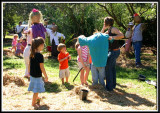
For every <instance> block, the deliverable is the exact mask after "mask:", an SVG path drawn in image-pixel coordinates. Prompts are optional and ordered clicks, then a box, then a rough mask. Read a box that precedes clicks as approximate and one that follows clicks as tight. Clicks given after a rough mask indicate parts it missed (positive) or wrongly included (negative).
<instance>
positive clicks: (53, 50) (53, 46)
mask: <svg viewBox="0 0 160 113" xmlns="http://www.w3.org/2000/svg"><path fill="white" fill-rule="evenodd" d="M51 49H52V51H51V56H52V57H53V56H55V41H54V39H53V40H52V46H51Z"/></svg>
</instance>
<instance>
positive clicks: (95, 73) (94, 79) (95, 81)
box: [91, 64, 98, 85]
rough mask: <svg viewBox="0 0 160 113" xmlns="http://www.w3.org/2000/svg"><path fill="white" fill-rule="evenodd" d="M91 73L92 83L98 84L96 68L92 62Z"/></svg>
mask: <svg viewBox="0 0 160 113" xmlns="http://www.w3.org/2000/svg"><path fill="white" fill-rule="evenodd" d="M91 73H92V80H93V83H92V85H97V84H98V70H97V68H96V67H95V66H94V65H93V64H91Z"/></svg>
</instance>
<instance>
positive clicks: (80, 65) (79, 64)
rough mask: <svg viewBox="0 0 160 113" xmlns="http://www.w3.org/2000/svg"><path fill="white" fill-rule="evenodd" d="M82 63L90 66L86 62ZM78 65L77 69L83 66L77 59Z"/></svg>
mask: <svg viewBox="0 0 160 113" xmlns="http://www.w3.org/2000/svg"><path fill="white" fill-rule="evenodd" d="M84 65H85V66H87V67H90V64H87V63H86V62H84ZM78 66H79V69H81V68H82V67H83V65H82V63H81V62H79V61H78Z"/></svg>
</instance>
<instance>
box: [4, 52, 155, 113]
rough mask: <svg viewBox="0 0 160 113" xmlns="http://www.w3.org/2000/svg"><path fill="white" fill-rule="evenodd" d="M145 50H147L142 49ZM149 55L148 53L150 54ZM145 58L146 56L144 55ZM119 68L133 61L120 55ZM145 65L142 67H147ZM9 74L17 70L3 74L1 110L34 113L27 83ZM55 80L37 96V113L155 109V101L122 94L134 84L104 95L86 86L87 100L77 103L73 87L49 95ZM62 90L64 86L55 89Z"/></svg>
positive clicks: (124, 85) (132, 63) (96, 87)
mask: <svg viewBox="0 0 160 113" xmlns="http://www.w3.org/2000/svg"><path fill="white" fill-rule="evenodd" d="M144 51H147V50H144ZM150 52H151V51H150ZM4 54H8V55H12V53H10V52H7V50H6V51H5V50H4ZM146 57H147V56H146ZM154 59H156V58H155V57H154ZM117 64H118V65H121V66H122V67H125V66H130V67H131V68H132V67H133V66H134V62H133V61H128V60H125V56H123V55H121V56H120V57H119V59H118V62H117ZM147 65H148V64H147V63H146V64H144V66H147ZM11 71H17V73H18V71H21V70H14V69H11V70H5V71H4V72H3V94H2V96H3V101H2V109H3V110H27V111H28V110H35V108H34V107H32V106H31V101H32V92H28V91H27V88H28V84H29V81H28V80H27V79H24V78H22V77H19V76H17V75H14V76H9V73H10V72H11ZM55 79H57V78H51V79H49V82H48V83H46V86H45V87H46V88H47V89H49V91H48V92H45V93H42V94H40V96H41V97H42V100H41V106H40V107H39V108H38V110H51V111H54V110H58V111H59V110H60V111H63V110H95V111H98V110H105V111H108V110H118V111H120V110H156V109H157V105H156V99H155V98H152V97H150V98H146V97H145V96H142V95H140V94H136V93H134V92H133V93H129V92H126V91H125V89H127V88H134V87H140V86H137V85H135V84H132V83H129V84H117V88H116V89H115V90H114V91H112V92H107V91H105V90H104V88H103V87H101V86H100V85H97V86H95V87H92V86H89V87H88V89H89V90H90V91H89V93H88V98H87V100H85V101H82V100H80V98H79V95H78V94H76V93H75V86H77V85H76V84H75V85H72V84H71V85H69V86H68V87H67V88H70V90H68V91H63V90H62V91H57V92H52V87H51V86H52V82H51V81H54V80H55ZM57 87H61V88H64V89H65V87H66V86H65V85H64V86H57Z"/></svg>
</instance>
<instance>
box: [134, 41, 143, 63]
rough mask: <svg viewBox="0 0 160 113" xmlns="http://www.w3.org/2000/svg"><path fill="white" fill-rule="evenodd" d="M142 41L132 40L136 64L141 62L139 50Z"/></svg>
mask: <svg viewBox="0 0 160 113" xmlns="http://www.w3.org/2000/svg"><path fill="white" fill-rule="evenodd" d="M141 46H142V41H138V42H133V47H134V52H135V59H136V65H138V64H141V59H140V52H141Z"/></svg>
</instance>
